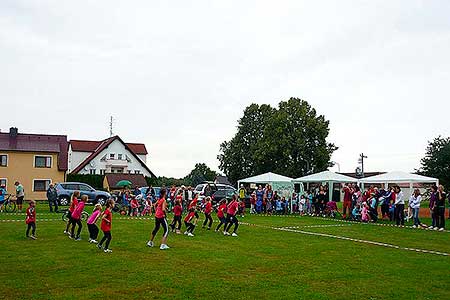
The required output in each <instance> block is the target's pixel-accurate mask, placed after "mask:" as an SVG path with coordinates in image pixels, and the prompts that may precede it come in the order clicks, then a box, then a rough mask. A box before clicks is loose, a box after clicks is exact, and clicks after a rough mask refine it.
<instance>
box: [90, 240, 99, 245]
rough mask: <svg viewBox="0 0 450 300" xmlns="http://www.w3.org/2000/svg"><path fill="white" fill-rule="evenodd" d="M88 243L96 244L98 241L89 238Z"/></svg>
mask: <svg viewBox="0 0 450 300" xmlns="http://www.w3.org/2000/svg"><path fill="white" fill-rule="evenodd" d="M90 243H91V244H98V242H97V241H96V240H91V241H90Z"/></svg>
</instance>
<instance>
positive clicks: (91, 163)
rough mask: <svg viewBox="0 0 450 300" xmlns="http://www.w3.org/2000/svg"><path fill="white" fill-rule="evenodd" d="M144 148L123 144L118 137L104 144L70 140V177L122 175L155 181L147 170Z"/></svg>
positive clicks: (104, 141) (151, 173)
mask: <svg viewBox="0 0 450 300" xmlns="http://www.w3.org/2000/svg"><path fill="white" fill-rule="evenodd" d="M147 154H148V152H147V149H146V147H145V145H144V144H136V143H124V142H123V141H122V139H121V138H120V137H118V136H114V137H110V138H107V139H105V140H103V141H83V140H71V141H70V142H69V158H68V159H69V170H68V172H69V173H71V174H93V175H95V174H97V175H104V174H106V173H122V174H142V175H144V176H147V177H154V176H155V175H154V174H153V172H152V171H150V169H149V168H148V167H147V165H146V163H147Z"/></svg>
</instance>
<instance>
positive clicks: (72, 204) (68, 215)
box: [64, 191, 80, 234]
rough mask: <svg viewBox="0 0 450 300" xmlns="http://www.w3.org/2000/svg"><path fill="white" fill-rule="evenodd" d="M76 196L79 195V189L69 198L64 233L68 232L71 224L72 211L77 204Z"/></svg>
mask: <svg viewBox="0 0 450 300" xmlns="http://www.w3.org/2000/svg"><path fill="white" fill-rule="evenodd" d="M78 197H80V191H75V192H73V194H72V198H71V199H70V206H69V211H68V212H67V217H68V218H69V220H68V221H67V226H66V230H64V234H69V226H70V224H72V213H73V211H74V210H75V207H76V206H77V205H78Z"/></svg>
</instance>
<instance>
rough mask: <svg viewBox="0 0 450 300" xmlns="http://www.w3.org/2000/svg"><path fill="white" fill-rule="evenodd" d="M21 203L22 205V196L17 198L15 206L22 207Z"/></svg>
mask: <svg viewBox="0 0 450 300" xmlns="http://www.w3.org/2000/svg"><path fill="white" fill-rule="evenodd" d="M22 203H23V196H22V197H17V204H19V205H22Z"/></svg>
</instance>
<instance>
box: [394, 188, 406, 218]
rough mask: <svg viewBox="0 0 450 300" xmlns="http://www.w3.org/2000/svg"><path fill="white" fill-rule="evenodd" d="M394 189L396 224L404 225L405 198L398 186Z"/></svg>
mask: <svg viewBox="0 0 450 300" xmlns="http://www.w3.org/2000/svg"><path fill="white" fill-rule="evenodd" d="M394 191H395V194H396V198H395V202H394V204H395V221H396V224H397V226H399V225H402V226H404V225H405V198H404V197H403V192H402V190H401V189H400V187H399V186H398V185H397V186H395V187H394Z"/></svg>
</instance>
